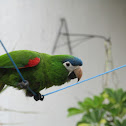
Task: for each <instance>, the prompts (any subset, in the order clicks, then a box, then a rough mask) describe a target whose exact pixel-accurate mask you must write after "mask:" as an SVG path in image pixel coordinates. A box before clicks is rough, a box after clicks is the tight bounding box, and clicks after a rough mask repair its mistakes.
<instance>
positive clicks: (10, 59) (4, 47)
mask: <svg viewBox="0 0 126 126" xmlns="http://www.w3.org/2000/svg"><path fill="white" fill-rule="evenodd" d="M0 43H1V45H2V47H3V48H4V50H5V52H6V53H7V55H8V57H9V58H10V60H11V62H12V63H13V65H14V67H15V69H16V70H17V72H18V74H19V75H20V77H21V79H22V81H23V82H24V83H25V82H26V80H25V79H24V77H23V76H22V74H21V72H20V70H19V69H18V67H17V65H16V64H15V62H14V60H13V59H12V57H11V56H10V54H9V53H8V51H7V49H6V48H5V46H4V44H3V43H2V41H1V40H0ZM27 88H28V90H29V91H31V92H32V94H33V95H36V93H35V92H33V91H32V90H31V88H30V87H29V86H27Z"/></svg>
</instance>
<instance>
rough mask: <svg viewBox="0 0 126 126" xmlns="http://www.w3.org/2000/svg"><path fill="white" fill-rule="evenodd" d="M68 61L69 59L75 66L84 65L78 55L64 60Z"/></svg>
mask: <svg viewBox="0 0 126 126" xmlns="http://www.w3.org/2000/svg"><path fill="white" fill-rule="evenodd" d="M66 61H69V62H70V63H71V64H72V65H73V66H82V65H83V62H82V60H81V59H79V58H77V57H73V58H70V59H66V60H64V62H66Z"/></svg>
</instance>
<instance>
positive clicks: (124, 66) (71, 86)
mask: <svg viewBox="0 0 126 126" xmlns="http://www.w3.org/2000/svg"><path fill="white" fill-rule="evenodd" d="M123 67H126V65H123V66H120V67H117V68H115V69H112V70H109V71H106V72H104V73H101V74H98V75H96V76H93V77H90V78H88V79H85V80H83V81H80V82H77V83H75V84H72V85H69V86H66V87H64V88H61V89H58V90H55V91H52V92H49V93H47V94H45V95H43V96H47V95H50V94H54V93H56V92H59V91H62V90H64V89H67V88H70V87H72V86H75V85H78V84H80V83H83V82H85V81H89V80H91V79H94V78H96V77H99V76H102V75H104V74H107V73H110V72H113V71H115V70H118V69H121V68H123Z"/></svg>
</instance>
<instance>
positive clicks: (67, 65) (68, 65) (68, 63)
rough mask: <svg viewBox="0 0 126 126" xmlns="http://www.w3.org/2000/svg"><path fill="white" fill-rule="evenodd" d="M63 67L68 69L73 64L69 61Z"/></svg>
mask: <svg viewBox="0 0 126 126" xmlns="http://www.w3.org/2000/svg"><path fill="white" fill-rule="evenodd" d="M63 65H64V66H65V67H67V68H68V67H70V66H71V63H70V62H69V61H67V62H65V63H63Z"/></svg>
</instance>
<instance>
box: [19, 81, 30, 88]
mask: <svg viewBox="0 0 126 126" xmlns="http://www.w3.org/2000/svg"><path fill="white" fill-rule="evenodd" d="M18 86H20V88H23V89H27V87H28V86H29V82H28V81H27V80H25V82H23V81H22V82H20V83H18Z"/></svg>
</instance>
